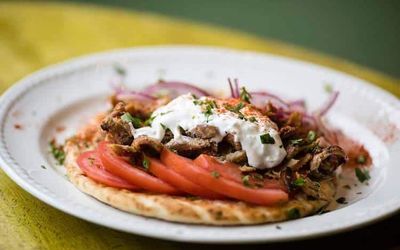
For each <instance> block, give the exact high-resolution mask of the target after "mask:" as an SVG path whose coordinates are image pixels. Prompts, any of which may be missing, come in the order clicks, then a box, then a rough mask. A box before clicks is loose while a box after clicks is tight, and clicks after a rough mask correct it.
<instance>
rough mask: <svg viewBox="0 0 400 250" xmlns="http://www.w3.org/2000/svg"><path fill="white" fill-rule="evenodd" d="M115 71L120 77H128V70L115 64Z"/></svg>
mask: <svg viewBox="0 0 400 250" xmlns="http://www.w3.org/2000/svg"><path fill="white" fill-rule="evenodd" d="M113 68H114V70H115V72H116V73H117V74H118V75H120V76H125V75H126V70H125V69H124V68H123V67H122V66H121V65H119V64H114V67H113Z"/></svg>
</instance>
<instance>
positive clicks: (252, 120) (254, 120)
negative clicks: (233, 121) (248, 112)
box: [248, 116, 257, 122]
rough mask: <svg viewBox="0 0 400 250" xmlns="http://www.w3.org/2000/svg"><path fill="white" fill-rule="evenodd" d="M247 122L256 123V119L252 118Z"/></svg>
mask: <svg viewBox="0 0 400 250" xmlns="http://www.w3.org/2000/svg"><path fill="white" fill-rule="evenodd" d="M248 120H249V121H250V122H256V121H257V119H256V118H255V117H254V116H252V117H250V118H249V119H248Z"/></svg>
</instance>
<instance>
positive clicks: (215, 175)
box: [211, 171, 221, 179]
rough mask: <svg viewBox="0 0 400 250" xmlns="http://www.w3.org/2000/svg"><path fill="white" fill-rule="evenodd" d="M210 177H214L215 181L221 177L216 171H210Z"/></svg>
mask: <svg viewBox="0 0 400 250" xmlns="http://www.w3.org/2000/svg"><path fill="white" fill-rule="evenodd" d="M211 176H212V177H214V178H215V179H218V178H219V177H220V176H221V175H220V174H219V173H218V172H217V171H212V172H211Z"/></svg>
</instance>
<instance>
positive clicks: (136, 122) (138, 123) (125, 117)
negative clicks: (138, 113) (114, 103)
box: [121, 112, 142, 128]
mask: <svg viewBox="0 0 400 250" xmlns="http://www.w3.org/2000/svg"><path fill="white" fill-rule="evenodd" d="M121 120H123V121H124V122H128V123H132V125H133V127H134V128H140V127H141V126H142V120H140V119H139V118H137V117H133V116H132V115H131V114H130V113H129V112H125V113H124V114H123V115H122V116H121Z"/></svg>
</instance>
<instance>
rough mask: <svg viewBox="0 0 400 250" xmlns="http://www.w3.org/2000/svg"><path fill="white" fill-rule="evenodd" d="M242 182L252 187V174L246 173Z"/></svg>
mask: <svg viewBox="0 0 400 250" xmlns="http://www.w3.org/2000/svg"><path fill="white" fill-rule="evenodd" d="M242 183H243V185H245V186H246V187H250V175H245V176H243V178H242Z"/></svg>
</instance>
